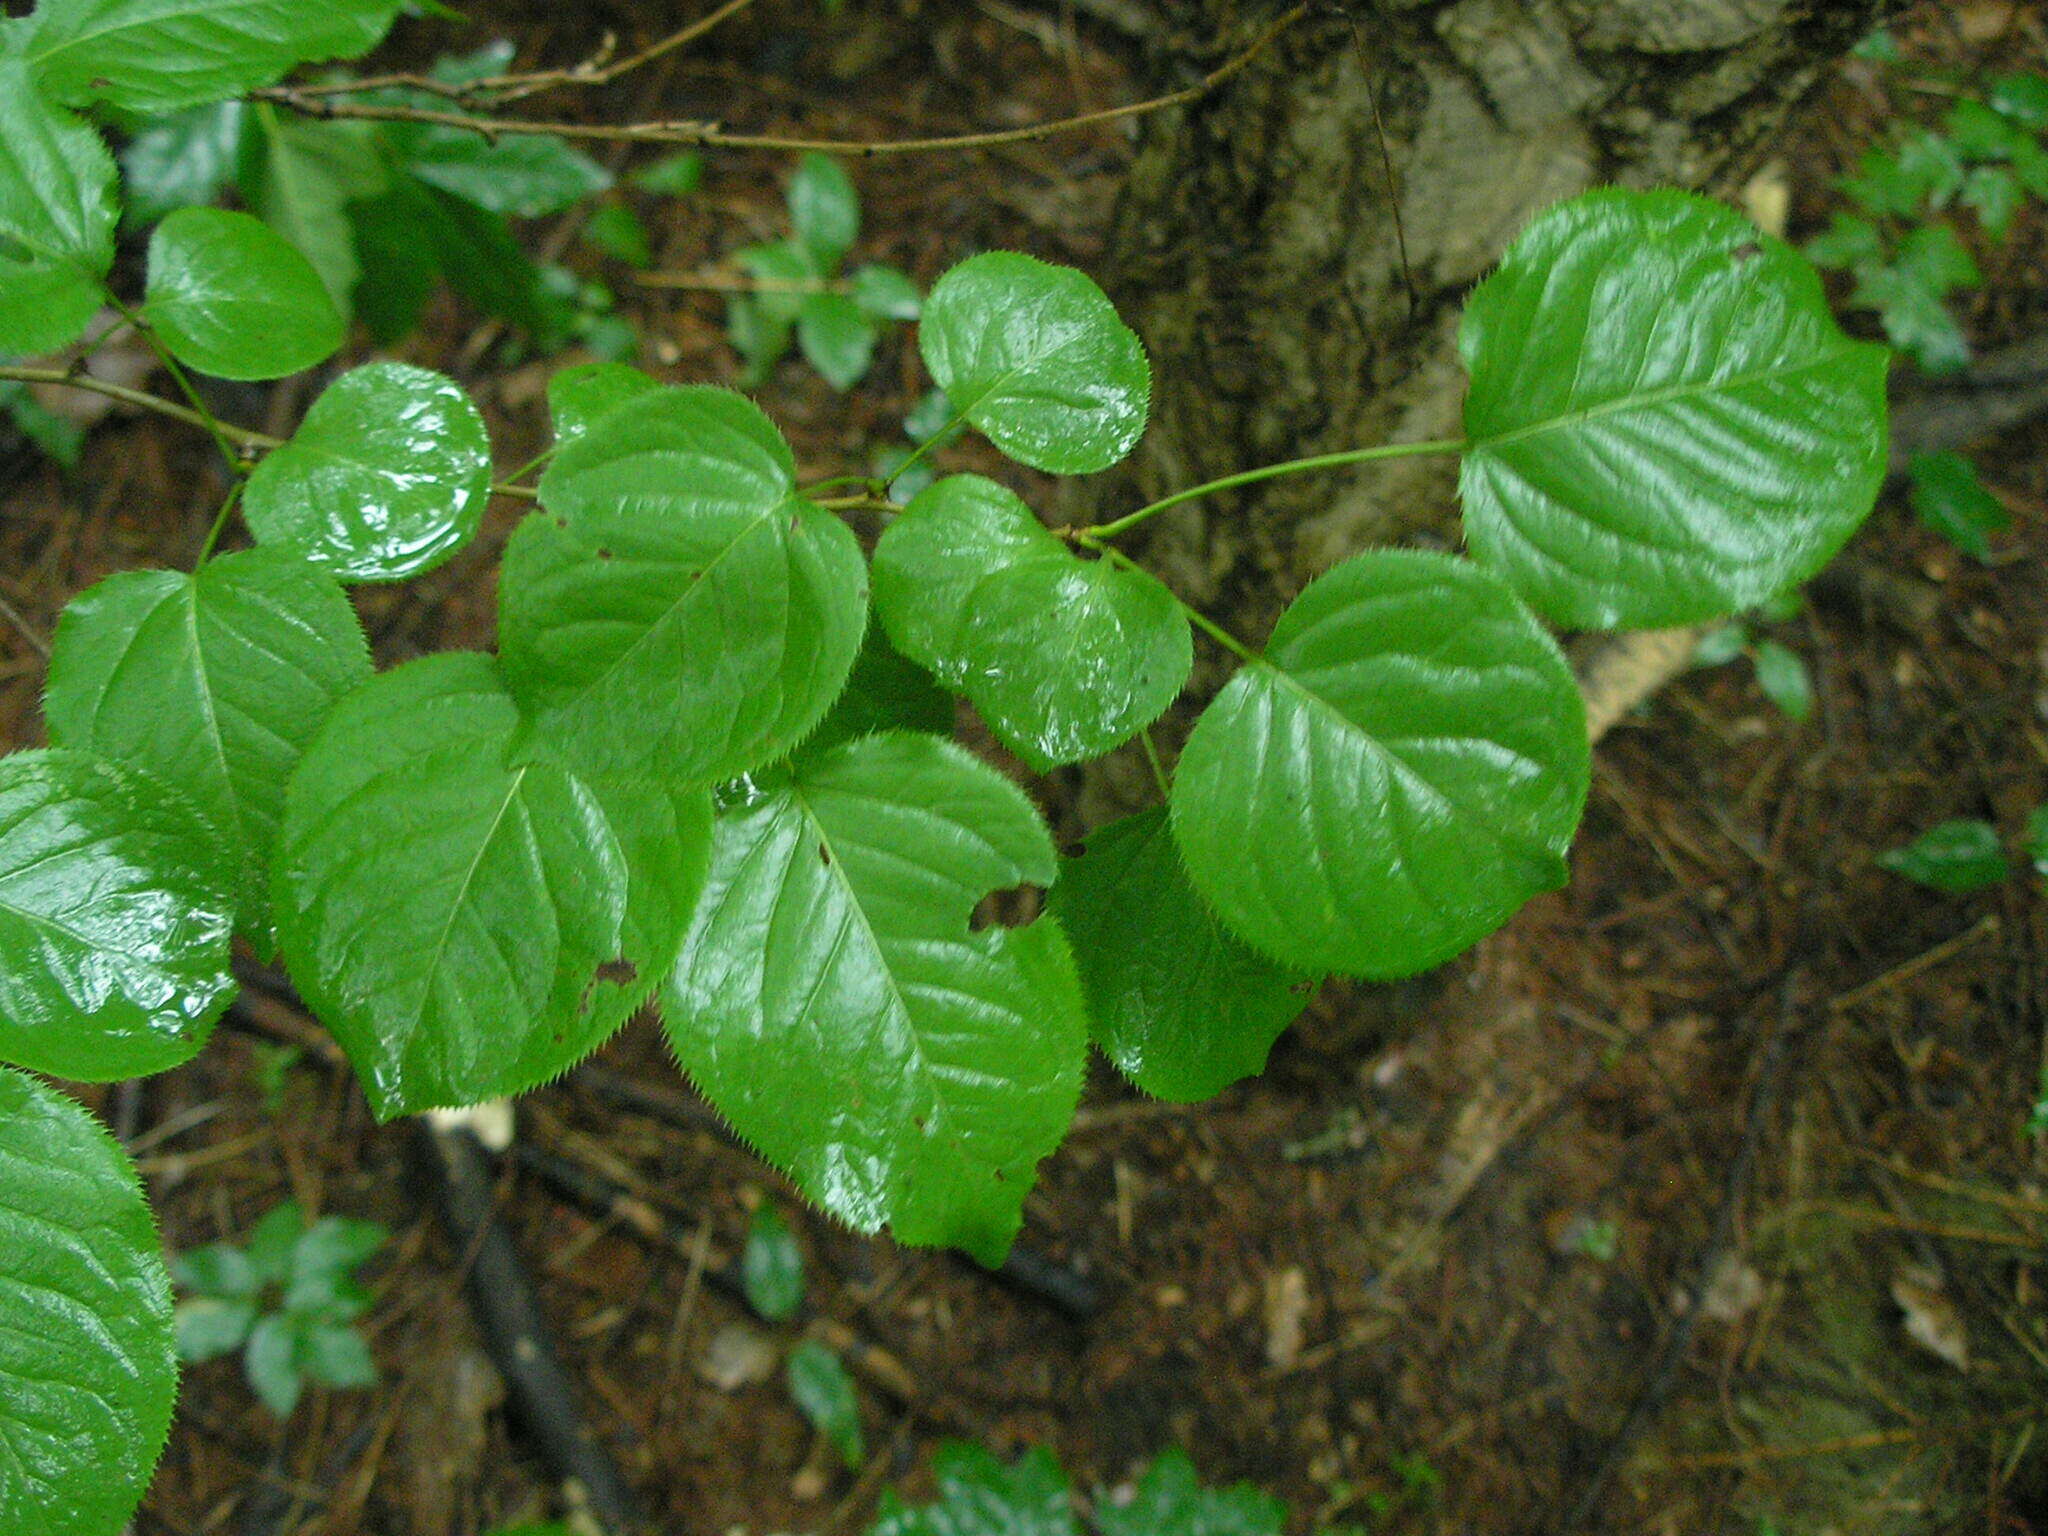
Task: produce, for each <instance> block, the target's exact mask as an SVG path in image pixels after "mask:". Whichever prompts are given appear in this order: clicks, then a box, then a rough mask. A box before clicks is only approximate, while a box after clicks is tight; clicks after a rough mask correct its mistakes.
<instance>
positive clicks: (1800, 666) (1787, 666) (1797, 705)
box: [1756, 640, 1813, 720]
mask: <svg viewBox="0 0 2048 1536" xmlns="http://www.w3.org/2000/svg"><path fill="white" fill-rule="evenodd" d="M1756 681H1757V686H1758V687H1760V688H1762V689H1763V691H1764V697H1765V698H1767V699H1769V700H1770V701H1771V702H1772V703H1773V704H1775V705H1777V706H1778V712H1779V713H1780V714H1782V715H1783V716H1784V717H1785V718H1786V719H1788V720H1809V719H1811V718H1812V717H1813V679H1812V677H1811V676H1809V675H1808V673H1807V670H1806V663H1805V662H1803V661H1801V660H1800V659H1799V653H1798V652H1796V651H1794V650H1791V649H1790V648H1788V647H1786V646H1783V645H1780V644H1779V643H1778V642H1777V641H1775V640H1764V641H1760V642H1759V643H1758V645H1757V648H1756Z"/></svg>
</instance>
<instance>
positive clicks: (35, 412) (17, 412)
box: [0, 379, 85, 470]
mask: <svg viewBox="0 0 2048 1536" xmlns="http://www.w3.org/2000/svg"><path fill="white" fill-rule="evenodd" d="M0 410H5V411H6V412H7V419H8V420H9V421H11V422H13V423H14V430H15V431H17V432H19V433H20V434H21V435H22V436H23V437H25V438H27V439H28V440H29V441H30V442H31V443H33V444H35V446H36V447H38V448H40V449H41V450H42V451H43V453H44V454H45V455H46V456H47V457H48V458H50V459H52V460H54V461H55V462H56V463H58V464H59V465H61V466H62V467H63V468H65V469H67V470H72V469H76V468H78V461H79V456H80V455H81V454H82V453H83V452H84V451H85V428H83V427H82V426H80V425H79V424H78V423H77V422H75V421H73V420H72V419H71V418H70V417H68V416H59V415H58V414H57V413H56V412H55V411H53V410H51V409H50V408H49V407H48V406H46V405H44V404H43V402H42V401H40V400H38V399H37V398H36V397H35V395H34V394H33V393H32V392H31V391H30V389H29V387H28V386H27V385H26V384H22V383H20V382H18V381H16V380H14V379H0Z"/></svg>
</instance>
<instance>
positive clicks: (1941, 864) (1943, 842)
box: [1877, 821, 2011, 896]
mask: <svg viewBox="0 0 2048 1536" xmlns="http://www.w3.org/2000/svg"><path fill="white" fill-rule="evenodd" d="M1877 863H1878V867H1879V868H1880V869H1888V870H1890V871H1891V872H1892V873H1893V874H1895V875H1903V876H1904V877H1905V878H1906V879H1908V880H1911V881H1913V882H1914V883H1915V884H1916V885H1924V886H1927V887H1928V888H1929V889H1931V890H1936V891H1945V892H1947V893H1948V894H1949V895H1951V896H1962V895H1967V894H1968V893H1969V892H1971V891H1981V890H1984V889H1985V888H1986V887H1988V886H1993V885H1997V884H1998V883H1999V882H2001V881H2002V880H2004V879H2005V877H2006V875H2007V874H2009V873H2010V872H2011V871H2010V867H2009V866H2008V865H2007V863H2006V859H2005V845H2004V844H2003V843H2001V842H2000V841H1999V838H1998V829H1997V828H1996V827H1994V826H1992V825H1991V823H1990V822H1988V821H1944V822H1942V823H1941V824H1940V825H1939V826H1936V827H1930V828H1928V830H1927V831H1925V832H1923V833H1921V834H1920V835H1919V836H1918V837H1917V838H1915V839H1914V840H1913V841H1912V842H1910V843H1908V844H1906V845H1905V846H1904V847H1903V848H1893V849H1890V850H1889V851H1887V852H1885V853H1881V854H1879V855H1878V856H1877Z"/></svg>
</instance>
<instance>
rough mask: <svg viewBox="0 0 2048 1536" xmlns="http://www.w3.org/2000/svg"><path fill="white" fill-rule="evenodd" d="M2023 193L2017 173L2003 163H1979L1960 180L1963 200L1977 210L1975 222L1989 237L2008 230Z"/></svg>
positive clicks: (1997, 236) (2017, 210) (1995, 236)
mask: <svg viewBox="0 0 2048 1536" xmlns="http://www.w3.org/2000/svg"><path fill="white" fill-rule="evenodd" d="M2025 195H2026V194H2025V192H2024V191H2023V190H2022V189H2021V187H2020V180H2019V177H2017V176H2015V175H2014V174H2013V173H2012V170H2011V168H2010V167H2007V166H2003V165H1980V166H1978V167H1977V168H1976V169H1975V170H1973V171H1971V172H1970V179H1969V180H1968V181H1966V182H1965V183H1964V184H1963V201H1964V202H1965V203H1966V204H1968V205H1969V206H1970V207H1971V208H1974V209H1975V210H1976V211H1977V222H1978V223H1980V224H1982V225H1983V226H1984V233H1985V234H1986V235H1988V236H1990V237H1991V238H1992V239H1993V240H2003V239H2004V238H2005V237H2006V236H2007V235H2009V234H2010V233H2012V221H2013V219H2014V218H2015V217H2016V216H2017V215H2018V213H2019V209H2020V203H2021V202H2022V201H2023V199H2024V198H2025Z"/></svg>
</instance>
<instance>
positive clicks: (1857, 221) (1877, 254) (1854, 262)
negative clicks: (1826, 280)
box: [1806, 209, 1884, 272]
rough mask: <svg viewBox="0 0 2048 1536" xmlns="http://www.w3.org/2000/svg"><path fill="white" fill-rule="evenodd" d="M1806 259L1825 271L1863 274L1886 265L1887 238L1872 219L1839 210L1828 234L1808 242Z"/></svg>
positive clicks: (1830, 218) (1829, 226) (1820, 235)
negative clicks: (1864, 270) (1871, 268)
mask: <svg viewBox="0 0 2048 1536" xmlns="http://www.w3.org/2000/svg"><path fill="white" fill-rule="evenodd" d="M1806 258H1807V260H1809V261H1812V262H1816V263H1818V264H1819V265H1821V266H1823V267H1839V268H1842V269H1844V270H1849V271H1857V272H1860V271H1862V270H1863V269H1864V268H1866V267H1875V266H1881V265H1882V264H1883V262H1884V235H1883V233H1882V232H1881V231H1880V230H1879V229H1878V227H1877V225H1875V224H1874V223H1872V222H1871V221H1870V220H1869V219H1863V218H1858V217H1857V216H1856V215H1855V214H1853V213H1843V212H1842V211H1841V210H1840V209H1837V210H1836V211H1835V212H1834V213H1833V214H1831V215H1830V216H1829V224H1828V227H1827V230H1826V232H1825V233H1823V234H1818V235H1815V236H1814V237H1813V238H1812V239H1811V240H1809V241H1807V242H1806Z"/></svg>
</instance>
